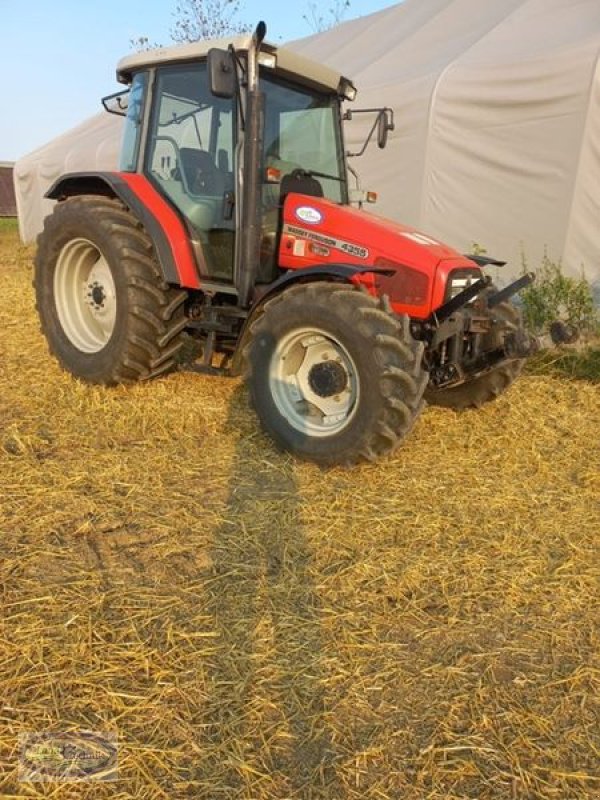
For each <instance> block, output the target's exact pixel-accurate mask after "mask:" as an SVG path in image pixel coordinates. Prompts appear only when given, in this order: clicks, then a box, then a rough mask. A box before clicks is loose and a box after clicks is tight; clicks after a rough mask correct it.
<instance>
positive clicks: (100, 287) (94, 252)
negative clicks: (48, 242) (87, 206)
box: [54, 239, 117, 353]
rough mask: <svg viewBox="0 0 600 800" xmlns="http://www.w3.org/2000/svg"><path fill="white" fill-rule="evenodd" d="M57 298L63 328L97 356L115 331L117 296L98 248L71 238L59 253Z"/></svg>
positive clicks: (79, 345) (85, 350)
mask: <svg viewBox="0 0 600 800" xmlns="http://www.w3.org/2000/svg"><path fill="white" fill-rule="evenodd" d="M54 298H55V304H56V311H57V313H58V318H59V320H60V324H61V326H62V329H63V331H64V333H65V335H66V336H67V338H68V339H69V341H70V342H71V344H72V345H73V346H74V347H76V348H77V349H78V350H81V351H82V352H83V353H98V352H99V351H100V350H102V349H103V348H104V347H105V346H106V344H107V343H108V341H109V339H110V337H111V336H112V334H113V331H114V328H115V320H116V317H117V296H116V290H115V283H114V280H113V276H112V273H111V271H110V267H109V266H108V263H107V261H106V259H105V258H104V256H103V255H102V253H101V252H100V250H99V249H98V248H97V247H96V245H94V244H92V243H91V242H90V241H88V240H87V239H72V240H71V241H70V242H68V243H67V244H66V245H65V246H64V247H63V249H62V250H61V251H60V255H59V256H58V260H57V262H56V269H55V272H54Z"/></svg>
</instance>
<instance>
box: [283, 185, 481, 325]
mask: <svg viewBox="0 0 600 800" xmlns="http://www.w3.org/2000/svg"><path fill="white" fill-rule="evenodd" d="M340 262H342V263H344V264H356V265H357V266H362V267H366V266H375V267H390V268H392V269H394V274H393V275H391V276H383V275H381V274H375V275H373V274H372V273H371V275H370V277H366V278H364V279H361V280H362V282H363V283H365V284H367V285H368V286H369V287H370V289H371V290H372V291H373V292H375V293H377V294H386V295H388V297H389V298H390V301H391V303H392V307H393V308H394V310H395V311H397V312H398V313H408V314H410V315H411V316H415V317H420V318H425V317H427V316H428V315H429V313H430V312H431V310H432V309H434V308H437V307H438V306H439V305H441V304H442V303H443V301H444V296H445V291H446V284H447V280H448V276H449V273H450V271H451V270H453V269H457V268H465V267H467V268H469V269H475V270H477V269H478V268H477V266H476V265H475V264H474V263H473V262H472V261H470V260H469V259H468V258H466V257H465V256H463V255H461V254H460V253H458V252H457V251H456V250H454V249H453V248H451V247H448V246H447V245H445V244H442V242H438V241H437V240H436V239H434V238H432V237H431V236H427V235H426V234H423V233H421V232H420V231H417V230H416V229H415V228H411V227H410V226H408V225H400V224H399V223H397V222H392V221H391V220H389V219H383V218H382V217H376V216H375V215H374V214H370V213H368V212H366V211H362V210H358V209H355V208H351V207H350V206H340V205H336V204H335V203H332V202H330V201H329V200H325V199H323V198H321V197H309V196H308V195H300V194H293V193H292V194H289V195H288V196H287V197H286V200H285V204H284V209H283V230H282V235H281V242H280V249H279V263H280V264H281V266H282V267H284V268H287V269H301V268H302V267H307V266H313V265H315V264H319V265H327V264H335V263H338V264H339V263H340Z"/></svg>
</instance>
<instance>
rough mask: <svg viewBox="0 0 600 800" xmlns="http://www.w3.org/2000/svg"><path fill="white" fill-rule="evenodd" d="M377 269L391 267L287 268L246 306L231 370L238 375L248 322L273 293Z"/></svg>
mask: <svg viewBox="0 0 600 800" xmlns="http://www.w3.org/2000/svg"><path fill="white" fill-rule="evenodd" d="M374 272H380V273H383V274H385V275H389V274H390V272H391V270H388V269H381V268H378V267H361V266H357V265H355V264H327V265H319V266H314V267H303V268H302V269H291V270H288V272H286V273H284V274H283V275H281V277H279V278H277V280H276V281H275V282H274V283H271V284H270V285H269V286H267V287H266V291H264V292H262V293H261V294H260V295H259V296H258V297H256V299H255V300H254V302H253V304H252V306H251V307H250V312H249V314H248V316H247V317H246V320H245V322H244V325H243V327H242V330H241V333H240V336H239V339H238V342H237V346H236V350H235V353H234V356H233V361H232V364H231V374H232V375H240V373H241V369H242V353H243V351H244V348H245V346H246V344H247V342H248V333H249V330H250V327H251V325H252V322H253V321H254V320H255V319H256V317H257V315H258V314H259V313H260V309H261V308H262V307H263V306H264V304H265V303H266V302H267V301H268V300H270V299H271V298H272V297H275V295H278V294H280V293H281V292H285V291H286V289H289V288H290V286H294V285H296V284H297V283H313V282H317V281H330V282H331V281H333V282H337V283H354V284H356V283H359V282H361V281H360V280H359V279H360V278H361V277H363V276H364V275H368V274H370V273H374Z"/></svg>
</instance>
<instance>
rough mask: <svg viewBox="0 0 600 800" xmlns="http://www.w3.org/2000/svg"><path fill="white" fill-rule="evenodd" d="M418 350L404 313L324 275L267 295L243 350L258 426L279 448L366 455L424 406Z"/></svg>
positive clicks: (336, 459) (384, 449)
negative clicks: (390, 310)
mask: <svg viewBox="0 0 600 800" xmlns="http://www.w3.org/2000/svg"><path fill="white" fill-rule="evenodd" d="M422 357H423V345H422V343H420V342H417V341H415V340H414V339H413V337H412V335H411V333H410V327H409V320H408V317H404V318H398V317H395V316H393V315H392V314H391V313H388V311H386V310H385V308H384V307H383V305H382V304H381V303H380V302H378V301H377V300H375V299H374V298H372V297H370V296H369V295H367V294H366V293H363V292H360V291H358V290H355V289H354V288H352V287H350V286H345V285H343V284H336V283H324V282H318V283H313V284H308V285H307V284H304V285H297V286H293V287H291V288H289V289H287V290H284V291H283V292H282V293H281V294H279V295H277V296H275V297H274V298H272V299H271V300H268V301H267V302H266V303H265V305H264V307H263V313H262V314H261V315H260V316H259V317H258V318H257V319H256V320H255V321H254V322H253V323H252V324H251V328H250V340H249V343H248V344H247V346H246V348H245V350H244V358H245V365H246V373H245V377H246V381H247V384H248V387H249V391H250V396H251V399H252V402H253V405H254V408H255V409H256V412H257V415H258V417H259V419H260V422H261V424H262V426H263V428H264V429H265V430H266V432H267V433H268V434H270V436H271V437H272V438H273V439H274V440H275V442H276V443H277V444H278V445H279V446H280V447H281V448H283V449H285V450H289V451H290V452H292V453H294V454H295V455H297V456H300V457H301V458H305V459H308V460H311V461H315V462H317V463H319V464H323V465H333V464H344V465H345V464H353V463H355V462H357V461H360V460H361V459H365V460H369V461H373V460H375V459H377V458H379V457H381V456H384V455H387V454H389V453H392V452H393V451H394V450H395V449H396V448H397V447H398V446H399V445H400V443H401V442H402V440H403V439H404V438H405V437H406V435H407V434H408V433H409V432H410V430H411V428H412V426H413V424H414V421H415V419H416V418H417V416H418V415H419V413H420V411H421V409H422V406H423V392H424V390H425V386H426V385H427V379H428V375H427V373H426V372H425V371H424V369H423V366H422Z"/></svg>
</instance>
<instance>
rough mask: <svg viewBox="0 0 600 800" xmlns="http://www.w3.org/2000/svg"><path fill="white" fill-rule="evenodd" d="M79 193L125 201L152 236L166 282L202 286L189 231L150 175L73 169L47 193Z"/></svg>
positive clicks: (58, 197) (50, 195)
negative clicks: (76, 170)
mask: <svg viewBox="0 0 600 800" xmlns="http://www.w3.org/2000/svg"><path fill="white" fill-rule="evenodd" d="M77 195H104V196H106V197H117V198H118V199H119V200H121V201H122V202H123V203H124V204H125V205H126V206H127V208H128V209H129V211H130V212H131V213H132V214H133V216H134V217H135V218H136V219H137V220H139V222H140V223H141V224H142V225H143V226H144V228H145V230H146V232H147V233H148V235H149V236H150V238H151V239H152V243H153V244H154V248H155V250H156V255H157V257H158V261H159V264H160V267H161V270H162V274H163V278H164V279H165V281H167V283H171V284H174V285H176V286H182V287H185V288H189V289H198V288H200V281H199V278H198V269H197V267H196V262H195V259H194V256H193V253H192V248H191V244H190V236H189V233H188V231H187V230H186V228H185V226H184V224H183V222H182V221H181V219H180V218H179V216H178V215H177V213H176V212H175V211H174V210H173V208H172V207H171V206H170V205H169V203H168V202H167V201H166V200H165V199H164V197H163V196H162V195H160V194H159V193H158V192H157V191H156V189H155V188H154V187H153V186H152V184H151V183H150V181H148V179H147V178H145V177H144V176H143V175H137V174H134V173H129V172H73V173H70V174H68V175H63V176H62V177H61V178H59V179H58V180H57V181H56V182H55V183H54V184H53V185H52V186H51V187H50V189H49V190H48V191H47V192H46V197H48V198H49V199H51V200H58V201H61V200H66V199H67V198H68V197H74V196H77Z"/></svg>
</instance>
